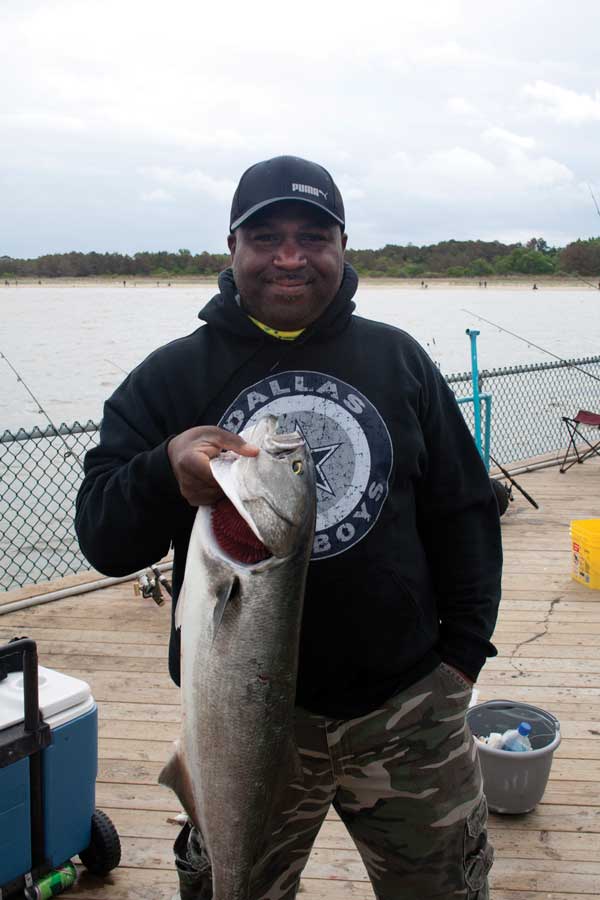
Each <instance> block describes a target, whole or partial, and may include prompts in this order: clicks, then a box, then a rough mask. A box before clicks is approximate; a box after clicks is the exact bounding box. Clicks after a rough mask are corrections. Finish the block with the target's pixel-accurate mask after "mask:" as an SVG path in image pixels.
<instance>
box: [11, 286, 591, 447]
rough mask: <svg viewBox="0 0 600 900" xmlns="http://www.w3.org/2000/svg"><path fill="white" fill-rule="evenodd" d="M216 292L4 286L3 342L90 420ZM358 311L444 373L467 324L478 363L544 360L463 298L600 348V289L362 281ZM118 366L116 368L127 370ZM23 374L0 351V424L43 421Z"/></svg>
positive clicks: (190, 325)
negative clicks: (415, 346)
mask: <svg viewBox="0 0 600 900" xmlns="http://www.w3.org/2000/svg"><path fill="white" fill-rule="evenodd" d="M214 292H215V286H213V285H211V284H203V285H197V286H194V287H192V288H190V287H171V288H167V287H164V286H163V287H160V288H157V287H148V286H144V287H137V288H134V287H125V288H124V287H122V286H121V287H91V286H90V287H64V286H59V287H16V288H15V287H4V288H0V317H1V318H0V321H1V322H2V328H1V338H0V351H2V352H3V353H5V354H6V355H7V356H8V358H9V359H10V361H11V362H12V364H13V365H14V366H15V368H16V369H17V370H18V371H19V373H20V374H21V376H22V377H23V378H24V379H25V381H26V382H27V384H28V385H29V387H30V388H31V390H32V391H33V393H34V394H35V395H36V396H37V398H38V399H39V401H40V402H41V403H42V404H43V406H44V407H45V409H46V410H47V411H48V413H49V415H50V416H51V418H52V419H53V420H54V421H55V422H56V423H57V424H59V423H60V422H67V423H71V422H73V421H75V420H77V419H78V420H81V421H86V420H87V419H89V418H91V419H94V420H96V421H97V420H98V419H99V418H100V417H101V415H102V404H103V401H104V400H105V399H106V397H108V396H109V395H110V394H111V393H112V391H113V390H114V389H115V388H116V387H117V385H118V384H119V383H120V382H121V380H122V379H123V377H124V371H125V372H127V371H129V370H130V369H132V368H133V367H134V366H135V365H137V364H138V363H139V362H141V360H142V359H144V357H145V356H147V354H148V353H150V352H151V351H152V350H154V349H155V348H156V347H158V346H159V345H161V344H163V343H166V342H167V341H170V340H173V339H174V338H177V337H180V336H181V335H183V334H187V333H189V332H191V331H193V330H194V329H195V328H197V327H198V325H199V324H200V323H199V321H198V319H197V313H198V311H199V310H200V309H201V308H202V306H203V305H204V304H205V303H206V301H207V300H209V299H210V297H211V296H212V295H213V294H214ZM356 299H357V306H358V309H357V311H358V312H359V313H360V315H363V316H366V317H368V318H372V319H378V320H379V321H382V322H387V323H389V324H392V325H396V326H398V327H400V328H404V329H405V330H406V331H408V332H410V333H411V334H412V335H413V336H414V337H415V338H416V339H417V340H418V341H419V342H420V343H421V344H422V345H423V346H424V347H425V348H426V349H427V350H428V352H429V353H430V355H431V356H432V358H433V359H434V360H435V361H436V362H437V363H438V364H439V365H440V368H441V370H442V371H443V372H444V374H446V375H448V374H450V373H452V372H464V371H467V370H469V368H470V349H469V340H468V338H467V337H466V335H465V329H466V328H477V329H478V330H479V331H480V332H481V336H480V338H479V361H480V366H481V367H482V368H487V369H489V368H494V367H499V366H507V365H515V364H519V363H530V362H541V361H548V360H549V357H547V356H545V355H544V354H543V353H542V352H541V351H540V350H537V349H535V348H534V347H531V346H528V345H527V344H525V343H522V342H520V341H518V340H516V339H515V338H514V337H511V336H510V335H507V334H503V333H501V332H499V331H498V330H497V329H495V328H493V327H491V326H489V325H486V324H485V323H483V322H478V321H477V319H476V318H475V317H474V316H472V315H469V314H467V313H465V312H464V311H463V309H464V308H467V309H470V310H472V311H473V312H475V313H478V314H480V315H482V316H484V317H486V318H489V319H491V320H493V321H494V322H497V323H498V324H500V325H502V326H503V327H505V328H508V329H510V330H515V331H517V332H518V333H519V334H521V335H523V336H525V337H527V338H529V339H530V340H532V341H535V343H537V344H539V345H540V346H542V347H544V348H546V349H547V350H550V351H552V352H553V353H556V354H557V355H558V356H562V357H583V356H591V355H595V354H597V353H598V352H599V350H600V314H599V312H600V293H599V292H597V291H593V290H590V289H588V288H585V287H582V288H581V289H576V290H558V289H556V288H552V289H540V290H538V291H532V290H531V288H523V289H521V290H517V289H512V288H511V289H509V288H500V289H494V288H490V287H488V288H487V289H485V290H484V289H483V288H481V289H480V288H478V287H464V288H463V287H460V288H452V289H449V288H443V287H436V286H435V285H431V286H430V287H429V288H428V289H421V288H416V289H415V288H406V287H397V286H395V285H382V286H379V285H377V286H374V287H373V286H371V285H369V286H368V287H365V288H360V289H359V293H358V295H357V298H356ZM123 370H124V371H123ZM46 424H47V420H46V419H45V417H44V416H43V415H42V414H40V412H39V411H38V408H37V405H36V404H35V403H34V401H33V400H32V399H31V398H30V397H29V395H28V394H27V392H26V390H25V388H24V387H23V385H21V384H19V383H18V382H17V380H16V378H15V376H14V375H13V373H12V372H11V371H10V370H9V368H8V366H7V365H6V363H5V362H4V361H2V360H0V433H1V432H2V431H4V429H6V428H8V429H11V430H15V429H17V428H19V427H25V428H30V427H32V426H33V425H38V426H39V427H45V425H46Z"/></svg>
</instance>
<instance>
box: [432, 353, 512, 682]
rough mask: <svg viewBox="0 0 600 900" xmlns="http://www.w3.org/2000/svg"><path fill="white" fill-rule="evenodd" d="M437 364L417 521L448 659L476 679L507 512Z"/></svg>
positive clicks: (488, 652) (490, 621)
mask: <svg viewBox="0 0 600 900" xmlns="http://www.w3.org/2000/svg"><path fill="white" fill-rule="evenodd" d="M427 365H428V368H429V369H430V371H429V374H428V376H427V379H426V385H427V389H426V391H425V392H424V396H423V409H422V428H423V433H424V437H425V442H426V446H427V459H426V464H425V472H424V477H423V479H422V481H421V485H420V488H419V492H418V500H417V503H418V519H419V528H420V531H421V534H422V539H423V542H424V545H425V548H426V553H427V557H428V559H429V563H430V568H431V571H432V573H433V578H434V584H435V588H436V593H437V596H438V598H439V617H440V637H439V643H438V646H437V648H436V649H437V651H438V653H439V655H440V656H441V658H442V659H443V660H444V661H446V662H448V663H450V664H451V665H453V666H455V667H456V668H458V669H460V670H461V671H463V672H465V673H466V674H467V675H469V676H470V677H471V678H472V679H473V680H476V679H477V676H478V674H479V671H480V669H481V668H482V666H483V664H484V663H485V660H486V657H488V656H495V655H496V653H497V651H496V648H495V647H494V646H493V644H491V643H490V638H491V636H492V633H493V631H494V626H495V623H496V617H497V614H498V605H499V602H500V590H501V572H502V545H501V535H500V517H499V514H498V506H497V502H496V498H495V495H494V492H493V490H492V487H491V484H490V479H489V476H488V473H487V472H486V469H485V466H484V464H483V461H482V459H481V457H480V455H479V452H478V450H477V447H476V445H475V442H474V440H473V437H472V435H471V433H470V431H469V429H468V427H467V425H466V423H465V421H464V419H463V416H462V413H461V411H460V408H459V406H458V403H457V402H456V399H455V397H454V394H453V393H452V391H451V390H450V388H449V387H448V385H447V384H446V382H445V380H444V379H443V377H442V376H441V375H440V373H439V372H438V371H437V369H435V367H434V366H432V365H431V364H430V362H429V360H427Z"/></svg>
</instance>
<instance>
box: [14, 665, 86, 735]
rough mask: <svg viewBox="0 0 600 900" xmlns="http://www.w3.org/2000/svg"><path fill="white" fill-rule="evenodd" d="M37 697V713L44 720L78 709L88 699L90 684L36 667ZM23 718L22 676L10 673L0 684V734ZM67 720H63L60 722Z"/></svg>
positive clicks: (42, 667)
mask: <svg viewBox="0 0 600 900" xmlns="http://www.w3.org/2000/svg"><path fill="white" fill-rule="evenodd" d="M38 685H39V689H38V696H39V705H40V711H41V713H42V715H43V717H44V719H48V717H49V716H54V715H56V714H57V713H65V712H66V711H67V710H69V709H71V707H79V706H80V705H81V704H82V703H84V702H85V701H87V700H89V698H90V697H91V690H90V686H89V684H87V683H86V682H85V681H80V679H79V678H72V677H71V676H70V675H63V673H62V672H56V671H55V670H54V669H46V668H45V667H44V666H38ZM24 718H25V712H24V709H23V673H22V672H11V673H10V674H9V675H7V677H6V678H5V679H4V681H0V731H3V730H4V729H5V728H10V726H11V725H17V724H18V723H19V722H22V721H23V719H24ZM65 720H68V716H67V717H66V719H65V718H64V717H63V721H65Z"/></svg>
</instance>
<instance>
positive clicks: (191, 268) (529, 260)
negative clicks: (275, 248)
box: [0, 238, 600, 280]
mask: <svg viewBox="0 0 600 900" xmlns="http://www.w3.org/2000/svg"><path fill="white" fill-rule="evenodd" d="M346 259H347V260H348V262H349V263H351V265H353V266H354V268H355V269H356V270H357V271H358V272H359V274H361V275H367V276H370V277H372V278H435V277H436V276H445V277H450V278H461V277H475V278H485V277H486V276H488V275H555V274H556V275H564V274H572V273H576V274H578V275H591V276H598V275H600V238H588V239H585V240H577V241H573V242H572V243H571V244H568V245H567V246H566V247H562V248H561V247H550V246H548V244H547V243H546V241H545V240H544V239H543V238H531V240H530V241H527V243H525V244H520V243H519V244H503V243H501V242H500V241H440V242H439V243H437V244H430V245H427V246H423V247H417V246H414V245H413V244H408V245H406V246H402V245H399V244H386V246H385V247H382V248H381V249H379V250H347V251H346ZM229 261H230V258H229V255H228V254H226V253H207V252H205V251H204V252H202V253H197V254H193V253H192V252H191V251H190V250H187V249H181V250H178V251H177V252H176V253H175V252H169V251H166V250H161V251H158V252H155V253H152V252H148V251H144V252H141V253H134V254H133V255H132V256H129V255H127V254H122V253H96V252H91V253H76V252H71V253H49V254H45V255H44V256H38V257H37V258H35V259H16V258H13V257H10V256H0V278H2V279H4V280H10V279H15V278H38V279H39V278H86V277H119V278H123V279H127V278H132V277H135V276H139V277H144V276H146V277H153V278H164V277H171V276H172V277H175V276H177V275H183V276H186V275H187V276H191V275H217V274H218V273H219V272H220V271H222V269H224V268H226V267H227V266H228V265H229Z"/></svg>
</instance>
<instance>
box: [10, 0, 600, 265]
mask: <svg viewBox="0 0 600 900" xmlns="http://www.w3.org/2000/svg"><path fill="white" fill-rule="evenodd" d="M599 31H600V7H599V5H598V0H571V2H570V3H569V4H566V3H562V4H557V5H551V4H549V3H548V2H547V0H543V2H542V0H519V2H513V0H504V2H503V3H498V2H497V0H496V2H489V0H420V2H414V0H412V2H410V3H409V2H405V0H395V2H393V3H391V2H387V3H384V2H381V0H369V2H362V3H357V2H354V0H345V2H344V3H339V2H336V0H329V2H328V0H318V2H317V0H300V2H298V3H289V2H274V0H261V3H259V4H256V3H249V2H247V0H245V2H240V0H228V2H227V3H226V4H217V3H216V2H211V0H203V2H199V0H169V2H168V3H166V2H164V0H163V2H155V0H143V2H141V0H83V2H82V0H75V2H72V0H56V2H53V0H41V2H36V0H1V2H0V33H1V34H2V53H1V55H0V197H1V198H2V202H1V203H0V256H2V255H8V256H13V257H35V256H38V255H41V254H44V253H59V252H67V251H70V250H78V251H84V252H86V251H90V250H96V251H100V252H106V251H111V252H121V253H134V252H136V251H140V250H161V249H164V250H175V251H176V250H178V249H180V248H187V249H190V250H191V251H192V252H193V253H197V252H201V251H202V250H208V251H210V252H226V234H227V229H228V222H229V208H230V204H231V197H232V195H233V191H234V190H235V186H236V184H237V181H238V179H239V177H240V175H241V174H242V172H243V171H244V170H245V169H246V168H247V167H248V166H250V165H252V164H253V163H255V162H257V161H258V160H261V159H268V158H270V157H272V156H276V155H278V154H282V153H290V154H294V155H298V156H304V157H306V158H308V159H312V160H315V161H316V162H319V163H321V164H322V165H324V166H325V167H326V168H328V169H329V171H330V172H331V173H332V175H333V177H334V180H335V181H336V183H337V184H338V186H339V188H340V190H341V191H342V194H343V197H344V201H345V206H346V221H347V231H348V235H349V246H350V247H353V248H366V247H371V248H378V247H382V246H384V245H385V244H388V243H391V244H407V243H413V244H417V245H422V244H431V243H435V242H437V241H440V240H448V239H452V238H454V239H457V240H470V239H473V240H474V239H481V240H500V241H504V242H513V241H523V242H525V241H527V240H528V239H529V238H531V237H533V236H536V237H540V236H541V237H544V238H545V239H546V240H547V241H548V243H549V244H551V245H557V246H564V245H565V244H566V243H568V242H570V241H572V240H575V239H577V238H587V237H590V236H597V235H599V234H600V218H599V213H598V212H597V211H596V208H595V206H594V202H593V199H592V196H591V193H590V187H591V189H592V191H593V192H594V194H595V196H596V198H597V199H598V202H599V203H600V50H599V46H600V45H599V42H598V34H599Z"/></svg>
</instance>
